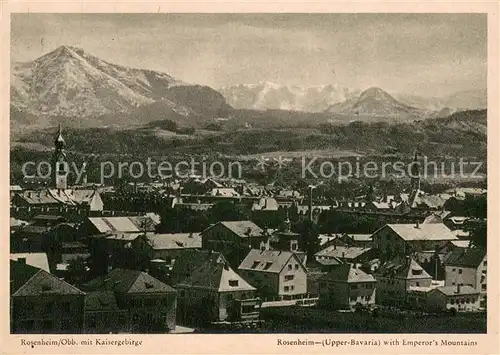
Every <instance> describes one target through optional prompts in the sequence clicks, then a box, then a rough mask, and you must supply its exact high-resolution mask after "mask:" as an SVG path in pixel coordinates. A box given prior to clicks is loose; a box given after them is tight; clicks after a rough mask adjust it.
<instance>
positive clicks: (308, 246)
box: [295, 219, 320, 260]
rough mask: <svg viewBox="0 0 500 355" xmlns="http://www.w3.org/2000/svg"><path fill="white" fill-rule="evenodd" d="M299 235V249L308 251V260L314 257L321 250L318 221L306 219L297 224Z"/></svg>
mask: <svg viewBox="0 0 500 355" xmlns="http://www.w3.org/2000/svg"><path fill="white" fill-rule="evenodd" d="M295 229H296V231H297V233H299V234H300V237H299V249H300V250H303V251H305V252H306V253H307V258H308V260H311V259H312V258H314V254H316V253H317V252H318V251H319V248H320V245H319V238H318V236H319V230H318V226H317V225H316V223H314V222H312V221H310V220H308V219H305V220H302V221H300V222H298V223H297V224H296V225H295Z"/></svg>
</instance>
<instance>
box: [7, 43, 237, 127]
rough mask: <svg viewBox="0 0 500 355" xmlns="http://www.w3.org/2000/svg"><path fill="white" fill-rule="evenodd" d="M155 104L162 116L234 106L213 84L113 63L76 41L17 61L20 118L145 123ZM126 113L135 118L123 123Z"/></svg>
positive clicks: (15, 93) (14, 106) (14, 79)
mask: <svg viewBox="0 0 500 355" xmlns="http://www.w3.org/2000/svg"><path fill="white" fill-rule="evenodd" d="M150 106H152V107H151V110H153V111H154V110H159V111H160V112H158V114H160V115H161V117H164V116H170V115H174V116H184V117H187V116H199V115H204V116H219V115H221V114H225V112H227V110H228V109H230V106H229V105H227V103H226V100H225V99H224V97H223V96H222V95H221V94H220V93H218V92H217V91H215V90H213V89H211V88H209V87H206V86H200V85H190V84H186V83H183V82H182V81H180V80H177V79H175V78H173V77H172V76H170V75H168V74H166V73H161V72H158V71H153V70H146V69H134V68H128V67H124V66H120V65H116V64H111V63H108V62H106V61H104V60H101V59H99V58H97V57H95V56H92V55H90V54H88V53H85V52H84V51H83V50H82V49H80V48H76V47H71V46H60V47H58V48H57V49H55V50H54V51H52V52H50V53H48V54H45V55H43V56H42V57H40V58H38V59H36V60H34V61H31V62H24V63H13V66H12V73H11V113H13V116H14V120H13V121H14V122H17V123H19V122H20V123H25V124H38V125H42V126H43V123H44V121H51V119H53V118H56V119H57V120H60V119H61V118H64V119H66V121H69V122H71V123H74V122H73V121H75V120H77V121H80V122H81V124H82V125H83V126H85V125H86V124H85V123H87V125H90V126H92V125H94V124H95V123H96V122H102V121H103V119H104V118H105V119H106V121H107V122H106V123H107V124H110V125H112V124H121V123H134V120H139V122H137V123H139V124H142V123H145V122H141V116H140V115H139V114H143V113H144V111H148V109H147V108H148V107H150ZM134 112H137V113H138V114H137V115H134ZM117 113H119V115H117ZM124 114H128V115H124ZM114 116H116V117H114ZM124 116H126V117H129V118H130V120H131V122H127V121H125V122H123V121H122V120H123V119H124ZM126 117H125V119H126ZM161 117H160V118H161ZM155 119H158V117H155ZM40 121H42V122H40ZM46 123H50V122H46Z"/></svg>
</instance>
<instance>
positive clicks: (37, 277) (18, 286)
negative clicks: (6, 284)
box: [10, 260, 84, 297]
mask: <svg viewBox="0 0 500 355" xmlns="http://www.w3.org/2000/svg"><path fill="white" fill-rule="evenodd" d="M10 280H11V295H12V296H13V297H27V296H41V295H84V292H82V291H80V290H79V289H77V288H76V287H74V286H72V285H70V284H69V283H67V282H65V281H63V280H61V279H59V278H58V277H56V276H54V275H52V274H49V273H48V272H47V271H45V270H42V269H39V268H36V267H33V266H30V265H26V264H23V263H20V262H18V261H14V260H11V261H10Z"/></svg>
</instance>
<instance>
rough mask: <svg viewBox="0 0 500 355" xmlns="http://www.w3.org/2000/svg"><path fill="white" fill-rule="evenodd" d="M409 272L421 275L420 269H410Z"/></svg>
mask: <svg viewBox="0 0 500 355" xmlns="http://www.w3.org/2000/svg"><path fill="white" fill-rule="evenodd" d="M411 273H412V274H413V275H422V270H421V269H412V270H411Z"/></svg>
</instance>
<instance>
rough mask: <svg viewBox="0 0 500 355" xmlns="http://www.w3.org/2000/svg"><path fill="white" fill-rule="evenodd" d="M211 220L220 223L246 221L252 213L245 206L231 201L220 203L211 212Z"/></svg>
mask: <svg viewBox="0 0 500 355" xmlns="http://www.w3.org/2000/svg"><path fill="white" fill-rule="evenodd" d="M209 213H210V220H211V221H212V222H214V223H216V222H219V221H245V220H248V219H250V211H249V210H248V208H247V207H246V206H245V205H242V204H238V203H234V202H231V201H219V202H217V203H215V205H213V206H212V208H211V209H210V210H209Z"/></svg>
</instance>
